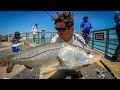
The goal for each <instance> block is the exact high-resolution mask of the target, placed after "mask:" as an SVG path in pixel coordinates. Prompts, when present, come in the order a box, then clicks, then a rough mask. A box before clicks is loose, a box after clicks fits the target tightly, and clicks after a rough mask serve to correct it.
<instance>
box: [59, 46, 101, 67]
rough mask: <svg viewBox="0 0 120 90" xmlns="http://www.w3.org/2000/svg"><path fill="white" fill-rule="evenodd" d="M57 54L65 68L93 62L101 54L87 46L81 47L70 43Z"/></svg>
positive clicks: (98, 58) (97, 59)
mask: <svg viewBox="0 0 120 90" xmlns="http://www.w3.org/2000/svg"><path fill="white" fill-rule="evenodd" d="M58 56H59V60H60V61H61V62H62V63H64V66H65V67H66V68H67V69H74V68H76V67H79V66H84V65H88V64H92V63H95V62H97V61H99V60H100V58H101V56H102V55H101V54H100V53H97V52H95V51H93V50H90V49H88V48H84V49H83V48H80V47H78V46H74V45H70V46H66V47H64V48H62V49H61V50H60V51H59V53H58Z"/></svg>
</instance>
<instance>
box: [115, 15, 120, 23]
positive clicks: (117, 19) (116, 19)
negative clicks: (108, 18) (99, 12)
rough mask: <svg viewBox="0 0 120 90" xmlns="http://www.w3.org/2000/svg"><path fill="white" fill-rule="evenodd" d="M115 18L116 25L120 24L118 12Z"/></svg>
mask: <svg viewBox="0 0 120 90" xmlns="http://www.w3.org/2000/svg"><path fill="white" fill-rule="evenodd" d="M114 20H115V22H116V25H119V24H120V18H119V16H118V15H117V14H116V15H115V16H114Z"/></svg>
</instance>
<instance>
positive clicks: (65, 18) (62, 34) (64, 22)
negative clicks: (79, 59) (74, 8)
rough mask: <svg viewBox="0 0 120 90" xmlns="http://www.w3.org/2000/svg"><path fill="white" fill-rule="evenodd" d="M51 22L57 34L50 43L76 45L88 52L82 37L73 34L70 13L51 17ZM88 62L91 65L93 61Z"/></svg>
mask: <svg viewBox="0 0 120 90" xmlns="http://www.w3.org/2000/svg"><path fill="white" fill-rule="evenodd" d="M53 20H54V25H55V28H56V30H57V33H58V34H56V35H55V36H54V37H53V38H52V39H51V43H69V44H74V45H77V46H79V47H81V48H87V49H88V50H89V48H88V46H86V44H85V41H84V39H83V37H82V36H81V35H79V34H76V33H74V32H73V31H74V18H73V15H72V14H71V13H68V14H67V13H63V14H60V15H58V17H57V18H54V17H53ZM88 62H90V64H91V63H93V62H95V61H94V60H93V59H91V60H88ZM76 72H78V71H76ZM74 74H75V73H74ZM77 76H81V77H82V79H83V78H84V77H83V76H82V75H77Z"/></svg>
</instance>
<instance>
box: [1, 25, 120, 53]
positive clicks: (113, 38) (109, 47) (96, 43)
mask: <svg viewBox="0 0 120 90" xmlns="http://www.w3.org/2000/svg"><path fill="white" fill-rule="evenodd" d="M101 32H102V33H104V39H103V40H96V39H95V34H96V33H101ZM75 33H78V34H79V32H75ZM45 34H46V39H49V40H47V42H46V43H50V40H51V38H52V37H53V36H55V35H56V34H57V32H45ZM21 36H22V39H23V41H24V40H27V41H29V42H32V38H33V34H32V32H26V33H21ZM0 37H1V36H0ZM13 37H14V34H9V35H8V41H11V40H12V38H13ZM37 41H38V43H41V32H38V40H37ZM117 45H118V38H117V35H116V31H115V27H113V28H106V29H102V30H95V31H91V38H90V40H89V44H88V46H90V47H91V48H92V49H95V50H99V51H101V52H102V53H104V54H107V53H109V54H111V55H112V54H114V52H115V49H116V47H117Z"/></svg>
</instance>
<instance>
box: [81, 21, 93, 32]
mask: <svg viewBox="0 0 120 90" xmlns="http://www.w3.org/2000/svg"><path fill="white" fill-rule="evenodd" d="M80 28H82V32H83V33H87V34H89V33H90V28H91V23H90V22H82V23H81V25H80Z"/></svg>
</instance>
